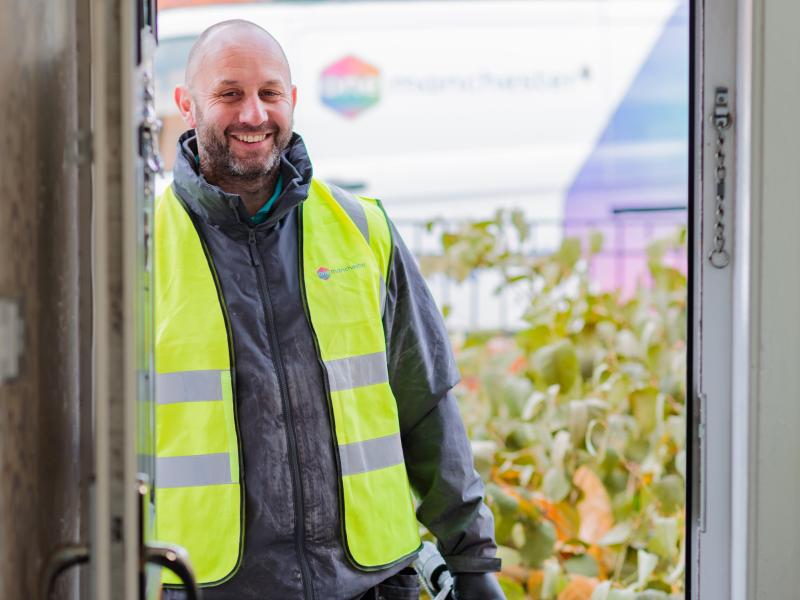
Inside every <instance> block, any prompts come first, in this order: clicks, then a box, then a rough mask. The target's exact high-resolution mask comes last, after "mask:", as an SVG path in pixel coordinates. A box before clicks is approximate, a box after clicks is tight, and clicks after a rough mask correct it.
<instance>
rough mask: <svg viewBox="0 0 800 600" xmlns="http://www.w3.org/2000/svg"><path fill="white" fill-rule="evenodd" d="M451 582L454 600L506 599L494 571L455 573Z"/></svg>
mask: <svg viewBox="0 0 800 600" xmlns="http://www.w3.org/2000/svg"><path fill="white" fill-rule="evenodd" d="M453 584H454V585H453V592H454V593H453V596H454V597H455V600H506V595H505V594H504V593H503V590H502V588H501V587H500V584H499V583H498V582H497V577H495V576H494V573H456V574H454V575H453Z"/></svg>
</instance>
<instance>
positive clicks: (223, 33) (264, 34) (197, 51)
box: [184, 19, 292, 90]
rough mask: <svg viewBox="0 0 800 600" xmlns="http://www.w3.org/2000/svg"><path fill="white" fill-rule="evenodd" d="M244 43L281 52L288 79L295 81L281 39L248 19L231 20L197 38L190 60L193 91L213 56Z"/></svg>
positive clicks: (188, 70)
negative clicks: (199, 76) (198, 76)
mask: <svg viewBox="0 0 800 600" xmlns="http://www.w3.org/2000/svg"><path fill="white" fill-rule="evenodd" d="M241 44H257V45H258V46H260V47H263V48H264V50H266V51H268V52H270V53H274V54H277V55H278V56H279V58H280V60H281V61H282V63H283V64H284V65H285V67H286V75H287V80H288V82H289V83H290V84H291V79H292V75H291V71H290V69H289V61H288V60H287V59H286V53H284V51H283V48H281V45H280V44H279V43H278V40H276V39H275V38H274V37H272V35H271V34H270V33H269V32H268V31H267V30H266V29H264V28H263V27H261V26H260V25H256V24H255V23H253V22H251V21H246V20H244V19H231V20H228V21H221V22H219V23H215V24H214V25H212V26H211V27H209V28H208V29H206V30H205V31H203V33H201V34H200V36H199V37H198V38H197V40H195V43H194V44H193V45H192V48H191V50H189V57H188V58H187V60H186V71H185V73H184V77H185V84H186V87H188V88H189V89H190V90H191V89H193V88H194V81H195V79H196V77H197V74H198V73H199V72H201V71H202V69H203V66H204V64H205V62H206V61H207V60H208V58H209V57H213V56H215V55H217V54H218V53H219V52H225V51H226V50H227V49H230V48H231V47H235V46H236V45H241Z"/></svg>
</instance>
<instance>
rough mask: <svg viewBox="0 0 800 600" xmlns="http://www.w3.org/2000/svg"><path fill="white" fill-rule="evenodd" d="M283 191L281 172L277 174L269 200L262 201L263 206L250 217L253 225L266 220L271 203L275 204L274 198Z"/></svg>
mask: <svg viewBox="0 0 800 600" xmlns="http://www.w3.org/2000/svg"><path fill="white" fill-rule="evenodd" d="M282 191H283V173H281V174H280V175H278V181H276V182H275V191H274V192H272V196H270V198H269V200H267V201H266V202H265V203H264V206H262V207H261V208H259V209H258V212H257V213H256V214H254V215H253V216H252V217H250V222H251V223H253V224H254V225H260V224H261V223H263V222H264V221H266V220H267V214H268V213H269V210H270V209H271V208H272V205H273V204H275V200H277V199H278V196H280V195H281V192H282Z"/></svg>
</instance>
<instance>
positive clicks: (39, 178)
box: [0, 0, 90, 599]
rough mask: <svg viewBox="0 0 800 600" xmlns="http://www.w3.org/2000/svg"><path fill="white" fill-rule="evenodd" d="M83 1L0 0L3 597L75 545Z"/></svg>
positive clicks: (32, 591) (82, 315)
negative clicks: (6, 373)
mask: <svg viewBox="0 0 800 600" xmlns="http://www.w3.org/2000/svg"><path fill="white" fill-rule="evenodd" d="M81 1H82V0H59V1H58V2H53V1H52V0H0V14H1V15H2V17H1V18H0V81H2V82H3V84H2V88H3V92H2V94H0V144H2V145H1V146H0V148H2V150H0V198H1V200H0V297H3V298H11V299H14V300H16V301H18V302H19V303H20V306H21V310H22V315H23V319H24V327H25V332H24V355H23V358H22V362H21V370H20V373H19V375H18V376H17V377H16V378H15V379H14V380H12V381H7V382H2V383H0V482H2V483H0V598H4V599H5V598H7V599H17V598H19V599H21V598H35V597H38V588H39V586H40V571H41V568H42V564H43V561H44V557H45V556H46V555H47V554H48V553H49V552H50V551H51V550H52V549H53V548H54V547H56V546H57V545H59V544H61V543H64V542H70V541H77V540H78V539H79V538H80V525H81V522H80V518H79V517H80V506H81V504H82V501H81V495H82V491H81V489H82V486H81V477H86V476H87V473H86V472H85V471H82V470H81V469H80V464H81V459H80V456H81V441H80V438H81V434H80V432H81V427H80V425H81V420H80V414H81V411H80V410H79V398H80V397H81V395H83V396H84V398H87V399H88V398H89V397H90V391H89V389H88V388H87V387H86V385H85V382H87V381H88V377H87V375H88V374H89V372H88V370H87V369H88V362H87V359H88V357H86V350H87V348H88V346H87V343H86V336H85V334H86V331H87V327H88V323H87V321H86V317H87V315H89V314H90V312H89V311H88V310H87V307H86V306H85V305H84V306H83V307H81V305H80V302H79V287H80V285H81V284H83V285H84V286H85V285H86V282H87V279H86V278H87V276H88V275H87V273H86V272H85V264H86V262H87V258H86V249H87V248H88V240H86V239H84V238H83V235H82V233H83V232H85V231H86V230H87V229H86V224H85V221H86V216H87V210H86V203H85V201H84V202H83V203H82V202H81V200H80V199H81V198H82V197H83V198H85V193H84V194H83V195H82V194H81V190H84V192H85V189H86V187H85V181H84V183H83V184H82V185H81V186H79V169H78V157H77V130H78V124H79V114H80V115H85V114H86V112H85V106H84V108H83V109H80V110H79V101H78V89H79V85H78V81H79V80H78V75H79V70H78V61H77V53H78V49H77V37H78V36H77V33H76V32H77V29H78V27H79V20H78V18H77V17H78V15H79V13H78V12H77V10H76V8H77V4H78V3H79V2H81ZM81 43H82V44H83V43H88V40H83V41H82V42H81ZM83 76H85V74H83V75H82V77H83ZM82 118H83V117H82ZM82 263H83V266H82ZM2 343H4V344H5V343H8V340H2ZM82 355H83V356H84V360H81V359H80V357H81V356H82ZM82 381H83V382H84V385H82V383H81V382H82ZM84 452H85V450H84ZM74 587H75V576H74V575H69V576H65V577H64V581H62V582H61V584H60V586H59V592H60V593H59V597H64V598H66V597H73V596H74V595H75V594H73V593H72V590H73V589H74Z"/></svg>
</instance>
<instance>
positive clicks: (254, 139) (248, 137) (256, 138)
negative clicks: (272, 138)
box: [233, 134, 267, 144]
mask: <svg viewBox="0 0 800 600" xmlns="http://www.w3.org/2000/svg"><path fill="white" fill-rule="evenodd" d="M233 137H235V138H236V139H237V140H241V141H243V142H250V143H251V144H252V143H254V142H263V141H264V140H265V139H267V135H266V134H261V135H234V136H233Z"/></svg>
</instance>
